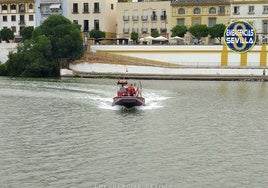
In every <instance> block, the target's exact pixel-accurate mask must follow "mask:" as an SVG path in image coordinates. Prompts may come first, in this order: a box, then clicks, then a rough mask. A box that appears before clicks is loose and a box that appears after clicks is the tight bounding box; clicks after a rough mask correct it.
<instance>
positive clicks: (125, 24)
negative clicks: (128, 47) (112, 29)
mask: <svg viewBox="0 0 268 188" xmlns="http://www.w3.org/2000/svg"><path fill="white" fill-rule="evenodd" d="M123 32H124V33H129V27H128V23H127V22H126V23H124V28H123Z"/></svg>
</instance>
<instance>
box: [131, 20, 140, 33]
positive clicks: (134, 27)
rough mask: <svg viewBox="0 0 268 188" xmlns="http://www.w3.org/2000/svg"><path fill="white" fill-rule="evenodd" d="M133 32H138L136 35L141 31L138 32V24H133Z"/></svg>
mask: <svg viewBox="0 0 268 188" xmlns="http://www.w3.org/2000/svg"><path fill="white" fill-rule="evenodd" d="M132 31H133V32H136V33H138V32H139V31H138V22H133V28H132Z"/></svg>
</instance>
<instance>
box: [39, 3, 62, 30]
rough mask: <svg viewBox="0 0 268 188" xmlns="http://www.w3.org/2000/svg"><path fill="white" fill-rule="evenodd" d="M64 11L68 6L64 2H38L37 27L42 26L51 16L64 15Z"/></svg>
mask: <svg viewBox="0 0 268 188" xmlns="http://www.w3.org/2000/svg"><path fill="white" fill-rule="evenodd" d="M64 2H66V1H64ZM64 10H66V6H65V4H63V3H62V0H36V26H40V25H41V24H42V23H43V22H44V21H45V20H46V19H47V18H48V17H49V16H50V15H53V14H61V15H64Z"/></svg>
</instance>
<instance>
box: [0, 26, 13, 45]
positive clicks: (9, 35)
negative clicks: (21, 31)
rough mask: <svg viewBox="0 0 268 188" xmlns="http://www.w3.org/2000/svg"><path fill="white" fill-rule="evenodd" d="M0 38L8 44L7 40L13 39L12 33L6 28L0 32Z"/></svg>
mask: <svg viewBox="0 0 268 188" xmlns="http://www.w3.org/2000/svg"><path fill="white" fill-rule="evenodd" d="M0 36H1V39H2V40H4V41H6V42H9V40H12V39H14V37H15V36H14V33H13V32H12V31H11V29H8V28H4V29H2V30H1V31H0Z"/></svg>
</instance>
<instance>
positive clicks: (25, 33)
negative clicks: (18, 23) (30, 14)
mask: <svg viewBox="0 0 268 188" xmlns="http://www.w3.org/2000/svg"><path fill="white" fill-rule="evenodd" d="M33 31H34V27H33V26H28V27H25V28H24V29H22V30H21V31H20V35H21V36H22V41H25V40H26V39H30V38H32V35H33Z"/></svg>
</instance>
